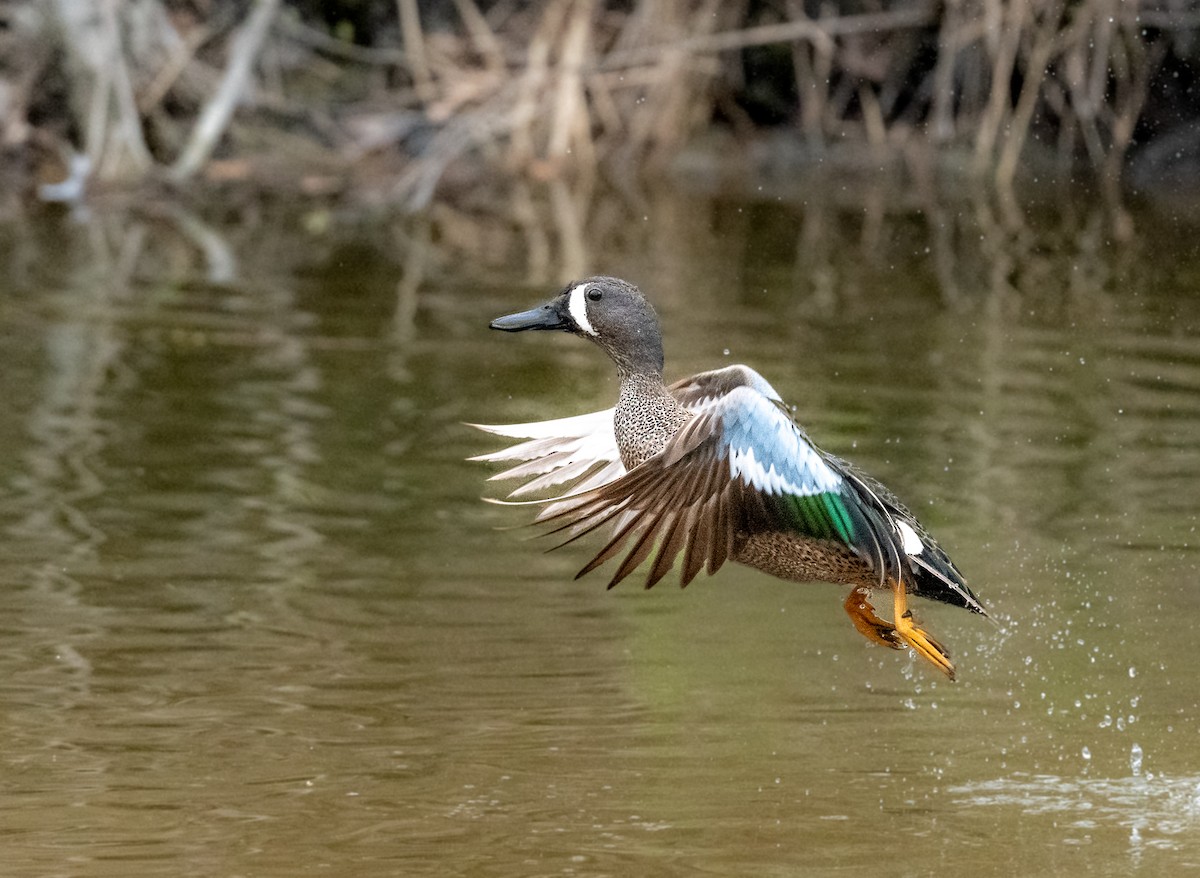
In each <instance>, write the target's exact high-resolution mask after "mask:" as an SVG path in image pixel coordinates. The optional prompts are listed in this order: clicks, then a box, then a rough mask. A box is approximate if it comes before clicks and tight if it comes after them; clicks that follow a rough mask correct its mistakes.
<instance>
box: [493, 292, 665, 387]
mask: <svg viewBox="0 0 1200 878" xmlns="http://www.w3.org/2000/svg"><path fill="white" fill-rule="evenodd" d="M491 327H492V329H500V330H503V331H504V332H522V331H524V330H526V329H557V330H560V331H562V332H569V333H572V334H573V335H579V336H582V337H583V338H586V339H588V340H590V341H593V342H595V343H596V344H598V345H599V346H600V347H601V348H603V349H604V351H605V353H607V354H608V355H609V357H611V358H612V360H613V362H614V363H616V364H617V371H618V372H621V373H637V374H652V375H659V376H661V375H662V369H663V350H662V332H661V330H660V329H659V326H658V316H657V315H656V314H655V313H654V309H653V308H652V307H651V306H650V303H649V302H647V301H646V297H645V296H643V295H642V293H641V291H640V290H639V289H638V288H637V287H635V286H634V285H633V284H631V283H628V282H626V281H623V280H621V279H620V278H615V277H589V278H586V279H585V280H581V281H576V282H575V283H572V284H569V285H567V286H566V287H565V288H564V289H563V290H562V292H560V293H559V294H558V295H557V296H555V297H554V298H553V299H551V300H550V301H549V302H546V303H545V304H544V305H540V306H538V307H537V308H532V309H530V310H528V311H522V312H520V313H518V314H509V315H507V316H505V317H497V318H496V319H495V320H493V321H492V323H491Z"/></svg>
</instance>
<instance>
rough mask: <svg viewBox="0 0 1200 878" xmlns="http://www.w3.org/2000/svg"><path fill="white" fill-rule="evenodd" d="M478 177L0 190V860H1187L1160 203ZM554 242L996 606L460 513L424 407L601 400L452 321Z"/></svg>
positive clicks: (1184, 525)
mask: <svg viewBox="0 0 1200 878" xmlns="http://www.w3.org/2000/svg"><path fill="white" fill-rule="evenodd" d="M513 204H514V207H513V210H514V216H513V217H512V218H509V219H508V220H507V221H499V222H497V221H496V219H495V218H494V217H493V218H492V219H491V220H489V221H488V222H484V220H482V219H481V218H480V217H478V216H471V215H466V214H457V213H453V212H451V211H449V210H447V211H446V212H444V213H443V214H440V215H438V216H436V217H434V218H433V219H432V220H423V221H412V222H406V223H400V222H397V223H394V224H388V223H376V222H372V223H370V224H364V226H363V227H362V228H361V229H357V230H353V231H351V230H345V231H339V232H337V233H333V232H330V231H329V228H330V222H334V226H335V227H336V225H337V222H336V221H335V220H331V218H330V217H328V216H315V215H304V214H300V215H297V216H288V217H286V218H277V217H273V216H269V215H266V214H259V213H256V212H255V209H252V208H244V209H243V210H242V211H241V213H240V214H239V218H240V220H241V221H242V223H243V226H242V227H241V228H240V229H238V230H237V231H236V232H235V231H233V230H223V229H220V228H219V227H216V226H211V225H206V224H204V223H201V222H200V221H199V220H198V219H196V218H195V217H192V216H190V215H186V214H183V213H180V212H177V211H172V210H164V211H161V212H160V213H157V214H156V213H154V212H153V210H151V209H146V212H144V213H135V214H129V213H119V215H114V216H111V217H110V216H108V215H106V214H104V213H99V214H98V215H97V216H96V217H95V219H94V221H93V222H92V223H91V224H90V225H88V226H74V225H71V224H69V223H68V222H67V221H66V220H62V219H53V218H52V219H49V220H46V221H43V222H38V223H31V224H29V225H28V226H27V227H25V228H22V229H20V230H17V229H13V228H0V252H2V253H3V255H4V262H3V263H2V266H3V267H2V269H0V271H2V272H3V284H4V285H3V288H2V289H0V314H3V318H4V319H3V320H0V336H2V338H3V342H4V343H3V345H0V358H2V360H3V362H2V367H0V415H2V417H0V443H2V447H3V450H4V454H2V455H0V528H2V532H3V540H2V541H0V553H2V556H3V561H4V563H3V566H2V567H0V585H2V587H3V588H4V594H5V609H6V612H5V617H4V622H3V629H4V638H3V641H2V642H0V680H3V681H4V682H3V684H2V686H0V699H2V700H3V704H2V709H0V740H2V741H4V744H3V745H2V746H0V753H2V755H3V760H4V766H5V769H6V771H5V775H4V776H5V791H6V793H7V795H6V796H5V797H4V798H3V799H2V800H0V826H3V833H4V837H5V856H4V862H5V864H6V866H7V868H8V869H10V870H12V871H13V872H14V874H31V875H32V874H75V873H80V874H83V873H87V874H114V875H115V874H121V875H128V874H164V875H166V874H169V875H214V874H230V875H233V874H278V875H294V874H305V873H308V872H317V871H319V872H321V873H323V874H346V875H363V874H388V875H391V874H406V875H407V874H427V875H447V874H463V875H492V874H494V875H534V874H539V875H540V874H551V873H554V874H587V875H602V874H612V875H623V874H678V875H691V874H695V873H697V872H703V873H711V874H726V875H744V874H762V875H776V874H778V875H784V874H796V873H797V872H798V871H799V872H803V873H804V874H834V873H840V874H847V873H849V874H857V873H858V872H861V871H866V870H867V869H877V868H878V867H879V865H880V861H881V859H887V858H891V859H890V860H889V862H888V869H889V870H890V871H893V872H896V873H898V874H901V875H924V874H930V873H932V872H939V873H944V874H963V873H966V872H969V871H970V872H975V873H979V874H1016V873H1022V874H1062V875H1075V874H1079V875H1082V874H1085V873H1086V874H1089V875H1096V874H1099V875H1126V874H1129V873H1130V871H1135V872H1139V871H1140V872H1142V873H1144V874H1147V875H1150V874H1167V873H1168V872H1169V871H1175V870H1178V869H1180V868H1182V867H1186V866H1194V865H1195V858H1194V853H1193V852H1194V850H1195V845H1196V842H1197V841H1200V813H1198V811H1197V809H1198V808H1200V804H1198V803H1200V799H1198V789H1200V786H1198V785H1200V780H1198V779H1200V750H1198V749H1197V748H1196V747H1195V745H1194V744H1195V741H1196V739H1197V735H1200V722H1198V720H1197V717H1196V712H1195V704H1196V703H1198V702H1200V681H1198V680H1197V677H1196V675H1195V674H1194V672H1193V671H1194V664H1195V662H1194V660H1193V658H1192V656H1191V654H1190V652H1189V651H1190V649H1191V648H1192V643H1193V640H1194V634H1193V629H1194V624H1193V618H1194V615H1193V614H1194V613H1195V612H1196V611H1197V610H1198V609H1200V591H1197V589H1196V586H1195V581H1196V557H1197V556H1196V552H1195V546H1196V524H1197V513H1198V512H1200V500H1198V499H1197V498H1198V497H1200V491H1197V488H1198V487H1200V423H1198V420H1200V403H1198V402H1197V400H1198V399H1200V395H1198V391H1200V341H1198V340H1197V339H1200V334H1198V333H1197V328H1198V327H1200V298H1197V297H1196V296H1195V295H1194V290H1195V289H1196V285H1197V283H1200V259H1198V255H1197V253H1196V252H1195V248H1194V246H1193V244H1192V242H1193V240H1194V229H1193V230H1189V229H1186V228H1179V227H1177V226H1174V225H1172V224H1170V223H1167V222H1163V221H1161V220H1158V219H1156V218H1154V217H1153V216H1149V215H1137V216H1136V217H1135V219H1136V223H1135V227H1136V228H1137V229H1138V234H1137V236H1135V238H1134V239H1133V240H1132V241H1130V242H1127V243H1125V244H1119V245H1118V244H1115V243H1113V241H1112V240H1111V234H1110V228H1111V222H1110V220H1108V219H1106V216H1105V214H1104V213H1103V212H1102V211H1094V210H1093V209H1092V207H1091V206H1090V205H1083V206H1082V207H1075V206H1073V203H1072V202H1070V201H1065V202H1064V203H1063V204H1062V205H1058V206H1056V207H1055V209H1053V210H1046V211H1045V212H1044V213H1042V214H1040V215H1039V214H1033V215H1031V218H1029V219H1027V220H1026V221H1025V222H1023V223H1022V222H1017V221H1015V220H1014V218H1013V217H1012V216H1011V215H1006V214H1005V212H1004V211H1003V210H1002V209H1001V208H999V207H997V208H992V207H989V206H988V205H987V204H986V202H985V203H982V204H974V203H968V204H962V205H959V204H947V203H943V202H940V201H938V200H936V199H933V198H932V197H927V196H925V195H924V194H923V193H921V192H919V191H918V192H916V193H914V194H912V195H911V197H908V198H899V199H892V198H878V197H875V198H868V199H867V200H866V201H864V202H859V203H855V202H853V201H846V200H843V199H840V198H839V197H838V196H836V195H834V194H830V193H820V192H815V193H813V194H812V196H811V198H810V199H808V203H806V204H804V205H801V206H788V205H782V204H778V203H770V204H757V205H754V204H748V203H744V202H736V203H735V202H722V201H720V200H716V201H698V200H689V199H686V198H664V199H659V200H652V201H650V202H648V203H646V204H641V205H636V206H635V205H631V204H628V203H622V202H611V203H610V202H606V201H598V202H597V203H595V204H592V205H586V206H579V205H576V206H574V207H573V208H572V210H573V211H574V213H573V214H572V215H573V216H574V220H573V221H572V222H571V223H568V224H559V225H557V226H546V225H545V224H543V223H542V222H541V219H540V217H539V215H538V212H539V211H542V210H544V211H546V212H547V213H548V214H550V215H554V214H555V213H556V212H557V213H561V212H563V211H564V210H566V209H567V206H569V205H567V206H564V202H563V200H562V193H559V195H558V196H557V197H552V198H549V199H547V200H546V201H545V203H544V205H543V203H542V202H540V201H538V200H537V199H536V198H534V197H532V196H531V195H529V194H528V193H527V194H526V197H525V199H524V200H522V199H515V200H514V202H513ZM864 205H865V208H864ZM917 208H920V209H919V210H918V209H917ZM568 212H569V213H570V212H571V211H568ZM582 217H587V219H586V222H583V221H581V218H582ZM547 228H553V229H554V230H555V231H554V232H547V231H546V229H547ZM556 235H557V236H559V237H560V238H563V239H564V240H559V239H557V238H556V237H555V236H556ZM566 238H569V239H570V240H565V239H566ZM526 255H527V256H528V259H526V258H525V257H526ZM568 270H569V271H570V272H571V273H572V274H577V273H583V272H585V271H593V270H600V271H609V272H614V273H619V274H622V275H626V276H629V277H632V278H635V279H637V280H638V281H640V282H642V284H643V285H644V286H645V287H646V288H647V289H648V290H649V291H650V293H651V295H652V297H653V298H654V299H655V301H656V303H657V304H658V305H659V307H660V311H661V313H662V316H663V320H664V324H665V327H666V337H667V355H668V371H669V373H670V374H671V375H680V374H684V373H688V372H693V371H698V370H700V369H704V368H712V367H713V366H716V365H721V364H723V363H727V362H733V361H743V360H744V361H746V362H749V363H751V364H752V365H754V366H755V368H757V369H759V370H760V371H761V372H763V374H764V375H766V376H767V377H768V378H769V380H771V382H772V383H773V384H774V385H775V386H776V387H777V388H778V389H779V390H780V391H781V392H782V393H783V394H784V396H785V397H786V398H787V399H788V400H789V401H791V402H793V403H794V404H795V405H796V407H797V415H798V417H799V419H800V420H801V421H802V422H803V423H804V424H806V426H807V427H808V428H809V429H810V431H811V433H812V434H813V435H814V437H815V438H817V440H818V441H819V442H821V443H822V444H823V445H824V446H826V447H828V448H829V449H830V450H832V451H835V452H837V453H840V454H843V455H845V456H848V457H850V458H851V459H853V460H855V461H857V462H859V463H860V464H862V465H863V466H865V467H866V468H867V469H868V470H869V471H871V472H873V473H875V474H877V475H878V476H880V477H881V478H883V479H884V480H885V481H887V482H888V483H889V484H891V485H892V486H893V487H894V488H895V489H896V490H897V491H898V492H899V493H900V494H901V496H902V497H904V498H906V499H907V500H908V501H909V502H910V503H912V504H914V505H915V506H916V508H917V510H918V511H919V513H920V514H921V517H922V519H923V520H925V521H926V522H927V523H928V524H929V525H930V526H931V528H932V529H933V530H934V531H935V532H936V533H937V535H938V536H939V538H940V540H941V541H942V542H943V544H945V545H946V546H947V547H948V548H949V549H950V550H951V552H952V554H953V555H954V557H955V559H956V560H957V562H958V563H959V565H960V566H961V567H962V569H963V570H964V571H965V572H966V574H967V576H968V578H969V579H970V581H971V583H972V585H973V586H974V587H975V588H976V590H977V591H978V593H979V594H980V595H981V597H982V598H983V599H984V600H985V602H986V603H987V604H988V606H989V607H990V608H991V609H992V610H993V612H994V613H995V614H996V616H997V617H998V619H999V621H1000V626H999V627H993V626H991V625H989V624H988V623H987V622H984V621H982V620H980V619H978V618H976V617H972V616H970V615H969V614H966V613H963V612H961V611H957V610H955V609H954V608H948V607H939V606H935V605H930V604H923V605H922V606H920V607H919V610H920V612H922V613H923V614H924V615H926V616H927V617H928V618H929V621H930V624H931V625H932V626H933V627H934V628H935V630H937V631H938V632H939V636H942V637H943V638H944V639H945V640H946V641H947V643H948V644H949V645H950V646H951V649H952V651H953V652H954V653H955V656H956V660H957V663H958V665H959V668H960V673H961V677H962V679H961V681H960V682H959V683H957V684H949V683H947V682H945V681H942V680H939V679H935V678H934V676H933V675H932V674H931V673H928V672H926V669H924V668H922V667H919V666H916V665H915V664H913V663H912V662H911V661H908V662H906V661H904V660H903V659H901V660H897V656H896V655H894V654H892V653H890V652H888V653H887V654H884V651H882V650H880V649H877V648H874V647H872V646H870V645H869V644H866V643H865V642H863V641H862V639H861V638H859V637H858V636H857V635H856V634H855V633H854V632H853V631H851V630H850V629H849V626H847V625H846V624H845V620H844V616H843V614H842V611H841V608H840V606H839V603H840V600H841V597H842V596H841V594H840V591H839V590H837V589H835V588H833V587H830V586H816V585H814V586H811V587H800V586H789V585H787V584H783V583H779V582H776V581H773V580H770V579H768V578H767V577H763V576H760V575H759V574H756V573H754V572H753V571H749V570H734V569H730V570H723V571H721V573H720V574H719V575H718V577H716V578H715V579H714V580H713V581H700V582H696V583H695V584H693V585H692V586H691V587H689V588H688V589H687V590H686V591H684V592H682V593H680V592H679V591H678V590H677V589H672V588H669V587H660V588H657V589H655V590H653V591H650V592H641V591H639V590H638V589H637V588H634V587H629V588H621V589H617V590H615V591H613V592H611V593H607V592H605V590H604V588H603V582H604V581H605V580H604V579H603V577H602V576H601V575H596V576H593V577H588V578H585V579H584V580H582V581H581V582H572V580H571V577H572V576H573V575H574V572H575V571H576V570H577V569H578V567H579V566H580V564H581V563H582V561H583V559H584V558H585V557H590V555H588V554H587V551H586V547H579V548H568V549H564V550H562V551H560V552H556V553H551V554H548V555H545V554H542V553H541V552H540V549H541V546H540V544H538V543H529V542H525V541H523V540H522V539H521V538H520V537H521V536H522V535H523V534H522V533H521V532H519V531H518V532H517V533H513V532H510V531H505V530H497V528H506V527H508V526H510V525H516V524H520V523H521V522H523V521H524V520H525V518H524V517H523V516H522V515H521V514H520V513H519V512H514V511H513V510H500V509H494V508H491V507H488V506H485V505H484V504H482V503H480V502H479V500H478V497H479V494H480V493H482V492H484V491H485V490H487V489H488V487H489V486H487V485H486V484H485V477H486V475H487V473H488V471H487V469H486V468H485V467H481V466H479V465H477V464H468V463H465V462H464V458H466V457H467V456H469V455H471V454H476V453H479V452H481V451H484V450H486V449H487V448H488V447H490V446H489V445H488V441H487V439H486V438H485V437H480V436H476V435H473V434H472V433H471V432H470V431H468V430H466V429H465V428H463V427H462V426H461V422H463V421H480V420H481V421H485V422H504V421H525V420H532V419H537V418H544V417H551V416H562V415H567V414H572V413H577V412H582V411H587V410H594V409H596V408H602V407H607V406H608V405H610V404H611V397H612V394H613V392H614V388H615V383H614V381H613V378H612V375H611V374H610V366H609V364H608V363H607V361H606V360H605V359H604V358H603V357H601V356H599V355H598V354H597V353H596V352H595V351H594V350H592V349H590V348H589V347H588V346H586V345H584V344H582V343H580V342H579V341H578V340H575V339H570V338H547V337H545V336H538V337H534V338H524V337H515V338H514V337H507V336H505V337H499V336H496V337H493V335H490V334H489V333H487V331H486V329H485V326H486V322H487V320H488V319H489V318H491V317H492V316H494V315H495V314H499V313H502V312H504V311H506V310H514V309H515V308H517V307H521V306H524V305H527V304H530V303H532V302H534V301H538V300H540V299H541V298H543V297H544V295H545V294H546V293H547V292H548V291H549V290H550V289H551V288H553V287H554V286H556V285H557V283H558V282H559V281H560V280H561V279H562V278H561V277H560V275H561V274H562V273H563V272H565V271H568ZM1135 745H1136V747H1137V749H1136V750H1135V749H1134V748H1135ZM1014 870H1015V871H1014Z"/></svg>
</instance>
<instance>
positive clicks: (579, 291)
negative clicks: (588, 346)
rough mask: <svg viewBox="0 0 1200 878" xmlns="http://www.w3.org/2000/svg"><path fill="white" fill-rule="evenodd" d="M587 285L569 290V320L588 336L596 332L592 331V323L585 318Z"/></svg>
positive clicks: (580, 285)
mask: <svg viewBox="0 0 1200 878" xmlns="http://www.w3.org/2000/svg"><path fill="white" fill-rule="evenodd" d="M587 288H588V285H587V284H579V286H577V287H575V288H574V289H573V290H571V297H570V299H569V302H570V308H571V319H572V320H574V321H575V325H576V326H578V327H579V328H580V329H582V330H583V331H584V332H586V333H587V334H588V335H595V334H596V330H594V329H592V322H591V321H590V320H588V316H587V298H586V295H587Z"/></svg>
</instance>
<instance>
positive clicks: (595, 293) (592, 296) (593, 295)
mask: <svg viewBox="0 0 1200 878" xmlns="http://www.w3.org/2000/svg"><path fill="white" fill-rule="evenodd" d="M603 295H604V293H602V292H600V291H599V290H598V289H596V288H595V287H593V288H592V289H590V290H588V291H587V297H588V299H589V300H590V301H592V302H599V301H600V297H601V296H603Z"/></svg>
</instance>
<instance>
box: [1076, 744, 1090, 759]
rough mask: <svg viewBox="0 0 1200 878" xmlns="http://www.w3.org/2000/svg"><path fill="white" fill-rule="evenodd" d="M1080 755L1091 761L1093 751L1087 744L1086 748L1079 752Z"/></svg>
mask: <svg viewBox="0 0 1200 878" xmlns="http://www.w3.org/2000/svg"><path fill="white" fill-rule="evenodd" d="M1079 755H1080V756H1082V757H1083V758H1084V760H1086V761H1090V760H1091V758H1092V751H1091V750H1089V749H1088V748H1087V746H1086V745H1085V746H1084V748H1083V749H1082V750H1081V751H1080V752H1079Z"/></svg>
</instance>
